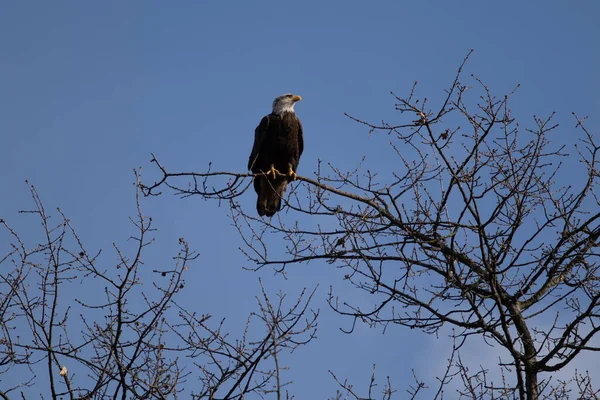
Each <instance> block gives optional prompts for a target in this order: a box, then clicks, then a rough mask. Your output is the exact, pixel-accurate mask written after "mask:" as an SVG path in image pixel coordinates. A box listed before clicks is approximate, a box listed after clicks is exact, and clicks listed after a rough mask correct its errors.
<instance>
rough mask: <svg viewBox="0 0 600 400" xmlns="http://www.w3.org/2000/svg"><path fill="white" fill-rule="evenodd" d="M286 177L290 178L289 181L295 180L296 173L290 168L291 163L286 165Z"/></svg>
mask: <svg viewBox="0 0 600 400" xmlns="http://www.w3.org/2000/svg"><path fill="white" fill-rule="evenodd" d="M288 177H289V178H290V180H291V181H295V180H296V173H295V172H294V170H293V169H292V166H291V165H290V166H288Z"/></svg>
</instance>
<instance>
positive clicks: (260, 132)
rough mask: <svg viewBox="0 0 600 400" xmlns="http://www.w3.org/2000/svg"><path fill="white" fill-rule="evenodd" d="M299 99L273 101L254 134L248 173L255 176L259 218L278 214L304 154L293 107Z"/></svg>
mask: <svg viewBox="0 0 600 400" xmlns="http://www.w3.org/2000/svg"><path fill="white" fill-rule="evenodd" d="M300 100H302V97H300V96H297V95H295V94H284V95H282V96H279V97H277V98H276V99H275V100H274V101H273V112H271V114H269V115H266V116H265V117H263V119H262V120H261V121H260V124H259V125H258V126H257V127H256V129H255V130H254V146H252V153H250V159H249V160H248V169H249V170H251V171H252V172H253V173H255V174H259V173H264V175H257V176H255V178H254V190H255V191H256V194H257V195H258V200H257V202H256V210H257V211H258V215H260V216H263V215H266V216H267V217H272V216H273V215H275V213H276V212H277V211H279V210H281V199H282V198H283V195H284V193H285V189H286V187H287V184H288V182H289V181H293V180H295V179H296V168H298V162H299V161H300V155H302V150H304V141H303V138H302V124H301V123H300V120H299V119H298V117H296V113H295V112H294V105H295V104H296V102H297V101H300Z"/></svg>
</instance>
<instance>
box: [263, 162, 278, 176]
mask: <svg viewBox="0 0 600 400" xmlns="http://www.w3.org/2000/svg"><path fill="white" fill-rule="evenodd" d="M279 174H281V172H279V171H277V170H276V169H275V164H271V169H270V170H268V171H267V172H265V175H266V176H267V178H268V177H269V175H273V179H275V178H277V175H279Z"/></svg>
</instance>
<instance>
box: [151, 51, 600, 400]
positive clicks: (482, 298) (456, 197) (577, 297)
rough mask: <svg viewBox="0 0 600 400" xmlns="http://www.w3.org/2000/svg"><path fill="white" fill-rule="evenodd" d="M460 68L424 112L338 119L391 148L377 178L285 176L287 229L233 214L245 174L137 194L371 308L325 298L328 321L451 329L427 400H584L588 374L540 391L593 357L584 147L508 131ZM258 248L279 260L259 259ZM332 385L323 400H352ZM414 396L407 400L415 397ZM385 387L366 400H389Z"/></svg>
mask: <svg viewBox="0 0 600 400" xmlns="http://www.w3.org/2000/svg"><path fill="white" fill-rule="evenodd" d="M467 59H468V57H467V58H466V59H465V62H466V61H467ZM464 65H465V64H464V63H463V65H461V67H460V68H459V70H458V73H457V75H456V77H455V79H454V80H453V82H452V83H451V84H450V85H449V87H448V88H447V89H446V90H445V91H443V92H441V96H438V95H439V93H438V94H435V96H437V97H436V99H437V100H436V101H434V102H432V101H429V100H428V99H427V98H423V97H420V96H419V95H418V90H417V89H418V87H417V84H415V85H414V86H413V89H412V91H411V92H410V93H408V95H407V96H395V95H394V101H395V109H396V110H397V112H398V115H397V118H398V119H399V121H400V122H398V123H394V124H392V123H387V122H382V123H379V124H373V123H370V122H367V121H363V120H361V119H359V118H356V117H350V116H349V117H350V118H352V119H353V120H355V121H356V122H357V123H359V124H362V125H364V126H365V128H366V129H368V133H369V134H370V135H386V137H387V138H388V139H389V146H390V149H391V150H392V151H393V154H394V155H393V158H392V157H391V158H390V159H389V162H388V164H387V165H389V170H381V171H376V172H373V171H370V170H369V169H367V168H364V167H362V166H360V165H359V166H358V167H357V168H356V169H355V170H351V171H342V170H340V169H338V168H336V167H335V166H333V165H331V164H324V165H319V166H318V171H317V174H316V176H315V177H314V178H309V177H305V176H298V180H299V184H298V185H296V186H295V187H294V189H293V190H292V191H291V193H290V194H289V195H288V196H287V198H286V199H285V204H286V206H287V210H288V213H287V215H283V216H282V215H278V216H277V217H275V218H273V219H262V218H258V217H256V216H254V212H253V209H247V210H246V209H244V208H243V207H242V206H241V205H240V204H239V203H238V198H239V196H242V195H245V192H246V189H247V188H248V186H249V185H250V183H251V175H250V174H245V173H236V172H228V171H213V169H212V168H209V170H208V171H207V172H205V173H195V172H191V173H187V172H173V171H169V169H168V167H167V166H165V165H162V164H161V163H160V162H159V160H158V158H157V157H154V158H153V160H152V161H153V163H154V164H155V165H156V166H157V167H158V169H159V172H160V174H161V176H160V178H159V179H158V180H157V181H156V182H155V183H154V184H146V185H143V187H142V190H143V191H144V194H146V195H157V194H159V193H160V191H161V190H163V191H164V190H168V191H171V192H174V193H176V194H178V195H180V196H195V195H197V196H202V197H204V198H209V199H216V200H218V201H219V202H228V203H229V206H230V210H231V213H232V217H233V221H234V223H235V225H236V227H237V228H238V230H239V234H240V237H241V239H242V240H243V242H244V243H245V247H244V252H245V254H246V256H247V257H248V260H249V261H251V262H252V263H253V264H254V266H255V268H257V269H259V268H261V267H264V266H273V267H274V268H276V269H277V270H279V271H284V270H285V269H286V268H291V267H292V266H293V265H294V264H298V263H304V262H310V261H314V260H324V261H327V262H328V263H330V264H333V265H335V266H336V267H338V268H343V269H345V270H346V275H345V278H346V280H347V281H348V282H350V283H351V284H352V285H354V286H355V287H356V288H357V289H358V290H364V291H366V292H368V293H371V294H373V295H374V296H372V298H375V299H376V301H375V302H374V303H372V304H353V303H352V301H353V300H352V299H345V298H344V299H340V298H338V297H337V296H336V294H335V292H332V293H331V296H330V299H329V302H330V305H331V307H333V308H334V309H335V310H336V311H337V312H339V313H341V314H344V315H347V316H349V317H350V318H351V320H352V321H354V322H353V324H354V323H359V322H362V323H367V324H371V325H382V326H383V327H389V326H390V325H401V326H405V327H410V328H418V329H421V330H423V331H424V332H427V333H438V332H442V331H440V330H441V329H442V327H444V326H447V327H448V328H451V329H452V332H453V340H454V343H455V346H454V349H453V351H452V352H451V358H450V361H449V364H448V370H447V373H446V375H445V376H443V377H440V378H439V382H438V384H439V385H438V387H439V390H437V389H436V390H437V393H436V395H435V397H436V398H441V397H443V393H444V390H443V388H444V387H445V386H447V385H448V384H449V382H450V381H451V380H452V379H458V380H459V381H460V382H462V383H461V385H460V386H461V388H460V389H459V390H458V393H459V394H460V397H466V398H473V399H475V398H476V399H480V398H518V399H537V398H538V397H544V398H545V397H551V398H567V397H569V396H573V395H575V393H577V394H576V395H577V396H580V397H582V398H597V397H596V396H597V392H595V391H594V389H593V388H592V386H591V384H590V382H589V377H588V376H587V375H586V374H583V375H579V374H577V375H576V376H574V377H573V380H572V381H569V382H561V381H558V380H552V379H551V376H552V373H553V372H556V371H559V370H561V369H563V368H564V367H565V366H567V365H568V364H569V363H571V362H572V361H573V360H574V359H575V358H576V357H577V356H578V355H580V354H581V353H582V352H591V351H598V350H599V348H598V347H597V343H598V341H597V340H596V341H594V340H593V339H594V338H595V336H596V333H597V332H598V330H599V329H600V320H599V311H600V307H599V300H600V291H599V286H598V285H599V283H598V279H599V277H600V274H599V271H598V268H599V265H600V264H599V261H600V260H599V255H600V250H599V245H600V239H599V238H600V199H599V197H598V193H597V190H598V187H599V186H598V180H599V172H598V171H599V168H598V167H599V163H598V155H599V149H600V147H599V145H598V144H597V138H595V136H594V134H593V133H592V132H590V131H588V129H587V128H586V125H585V118H581V117H578V116H577V115H575V114H573V125H571V126H561V127H560V128H559V126H558V125H557V124H555V123H554V122H553V119H554V115H553V114H552V115H550V116H549V117H547V118H540V117H534V119H533V124H532V125H533V126H532V127H530V128H528V129H524V128H522V127H521V125H519V123H517V121H515V118H514V117H513V115H512V114H511V109H510V107H509V101H510V99H511V97H512V96H513V95H514V92H511V93H507V94H503V95H501V96H495V95H494V94H492V92H491V90H490V89H489V88H488V87H487V86H486V85H485V84H484V83H483V82H482V81H481V80H480V79H478V78H477V77H475V76H465V73H464V72H463V68H464ZM432 98H434V97H433V96H432ZM432 103H435V104H432ZM559 132H560V133H559ZM307 135H310V133H309V132H308V133H307ZM558 135H562V136H558ZM561 137H563V138H564V137H568V138H569V139H568V141H567V142H568V143H566V145H564V146H563V145H561V144H557V143H560V140H554V138H561ZM567 168H568V172H567V170H566V169H567ZM567 174H568V175H567ZM564 182H568V184H565V183H564ZM248 195H249V194H248ZM284 214H285V211H284ZM267 235H269V236H273V235H274V236H276V237H278V240H280V242H281V243H282V245H281V247H282V248H285V254H284V253H281V254H271V253H267V247H266V246H265V242H264V240H265V237H266V236H267ZM284 244H285V245H284ZM353 324H352V327H353ZM352 327H351V328H350V330H352ZM444 332H448V329H447V330H445V331H444ZM472 336H477V337H480V338H481V337H482V338H484V339H485V340H486V341H487V342H488V343H490V344H493V345H495V346H500V347H501V348H502V349H504V350H505V351H504V354H503V356H502V358H501V360H500V362H499V365H497V366H496V367H497V368H496V371H495V372H494V373H493V374H490V371H489V370H484V369H482V370H481V371H475V370H474V369H469V368H468V366H466V365H465V364H464V363H463V362H462V360H461V358H460V351H459V350H460V348H461V346H462V345H463V344H464V343H465V342H466V341H467V340H468V339H469V338H470V337H472ZM335 379H336V380H337V381H338V382H339V383H340V385H341V388H340V393H338V397H337V398H356V399H358V398H362V397H360V396H362V395H360V394H358V393H355V392H354V389H352V386H351V385H349V384H348V383H346V382H345V381H344V380H343V378H338V377H335ZM372 382H373V380H372ZM415 382H416V383H415V385H414V386H413V387H412V388H409V389H408V392H409V393H410V394H411V395H412V396H416V395H417V394H419V393H422V391H423V390H424V387H425V384H424V383H422V382H420V380H419V379H418V378H416V377H415ZM383 386H385V387H386V389H384V390H383V391H380V392H379V394H377V396H379V395H381V397H382V398H391V396H392V394H393V393H396V391H395V390H392V388H391V384H388V385H384V384H383V383H381V386H380V387H383ZM371 387H372V386H371ZM572 390H575V392H570V391H572ZM399 393H400V394H399V396H400V398H402V397H403V396H405V395H406V392H404V391H400V392H399ZM428 393H429V394H428V395H427V396H428V397H431V392H428ZM344 396H345V397H344ZM368 396H369V397H368V398H374V397H375V396H376V395H375V394H369V395H368ZM386 396H387V397H386ZM451 397H456V395H455V394H454V395H452V396H451Z"/></svg>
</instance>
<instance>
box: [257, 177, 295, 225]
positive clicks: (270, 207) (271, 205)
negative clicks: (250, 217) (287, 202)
mask: <svg viewBox="0 0 600 400" xmlns="http://www.w3.org/2000/svg"><path fill="white" fill-rule="evenodd" d="M255 179H260V193H258V200H257V202H256V210H257V211H258V215H260V216H263V215H266V216H267V217H272V216H273V215H275V213H276V212H277V211H279V210H281V199H282V198H283V195H284V194H285V189H286V188H287V184H288V182H287V179H286V178H285V177H279V178H277V179H275V180H272V179H267V178H266V177H262V176H261V177H256V178H255Z"/></svg>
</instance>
